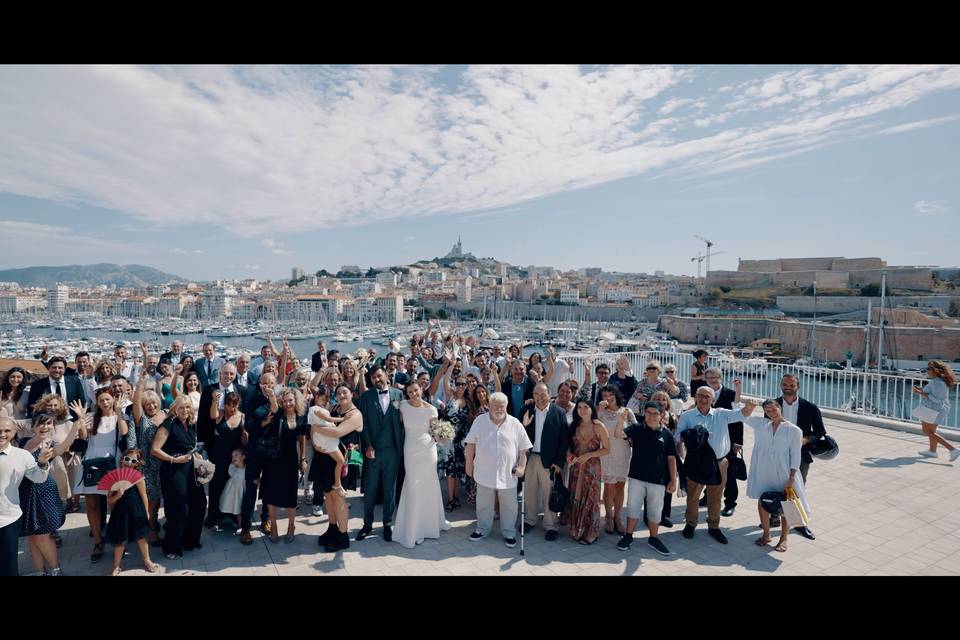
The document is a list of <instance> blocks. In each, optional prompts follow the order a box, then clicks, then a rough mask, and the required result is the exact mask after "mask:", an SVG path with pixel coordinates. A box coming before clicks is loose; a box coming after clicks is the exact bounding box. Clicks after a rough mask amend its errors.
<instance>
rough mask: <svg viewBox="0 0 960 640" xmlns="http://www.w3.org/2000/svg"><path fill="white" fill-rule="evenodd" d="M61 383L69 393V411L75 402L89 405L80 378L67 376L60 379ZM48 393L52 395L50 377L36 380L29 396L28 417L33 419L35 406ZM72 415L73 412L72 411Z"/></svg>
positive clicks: (31, 386)
mask: <svg viewBox="0 0 960 640" xmlns="http://www.w3.org/2000/svg"><path fill="white" fill-rule="evenodd" d="M60 381H61V382H62V383H63V386H64V389H65V390H66V392H67V409H68V410H69V409H70V405H71V404H72V403H73V401H74V400H79V401H80V402H82V403H83V404H87V394H86V393H84V391H83V383H82V382H80V378H78V377H77V376H67V375H65V376H63V377H62V378H60ZM48 393H51V391H50V377H49V376H47V377H45V378H40V379H39V380H35V381H34V382H33V383H32V384H31V385H30V394H29V395H28V396H27V415H29V416H30V417H31V418H32V417H33V405H34V404H36V402H37V400H39V399H40V398H42V397H43V396H45V395H47V394H48ZM71 413H73V412H72V411H71ZM74 417H76V416H74Z"/></svg>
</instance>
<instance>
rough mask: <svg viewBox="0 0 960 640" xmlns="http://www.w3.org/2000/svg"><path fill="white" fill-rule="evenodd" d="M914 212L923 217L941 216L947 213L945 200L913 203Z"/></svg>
mask: <svg viewBox="0 0 960 640" xmlns="http://www.w3.org/2000/svg"><path fill="white" fill-rule="evenodd" d="M913 211H914V213H916V214H917V215H921V216H939V215H943V214H944V213H946V212H947V202H946V201H945V200H917V201H916V202H914V203H913Z"/></svg>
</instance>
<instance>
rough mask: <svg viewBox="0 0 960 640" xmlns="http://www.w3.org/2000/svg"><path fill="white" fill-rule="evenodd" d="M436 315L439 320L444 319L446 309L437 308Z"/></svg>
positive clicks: (445, 317)
mask: <svg viewBox="0 0 960 640" xmlns="http://www.w3.org/2000/svg"><path fill="white" fill-rule="evenodd" d="M437 317H438V318H439V319H441V320H446V319H447V317H448V314H447V310H446V309H437Z"/></svg>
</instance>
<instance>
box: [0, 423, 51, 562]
mask: <svg viewBox="0 0 960 640" xmlns="http://www.w3.org/2000/svg"><path fill="white" fill-rule="evenodd" d="M16 435H17V425H16V423H15V422H14V421H13V420H11V419H10V418H0V576H16V575H19V572H18V570H17V544H18V541H19V537H20V518H21V516H22V515H23V511H22V510H21V509H20V483H21V482H23V479H24V478H28V479H29V480H32V481H33V482H38V483H39V482H46V480H47V472H48V469H49V467H50V460H51V459H52V458H53V448H52V447H45V448H44V449H43V451H42V452H41V453H40V456H39V460H34V459H33V454H32V453H27V452H26V451H24V450H23V449H17V448H16V447H13V446H11V441H12V440H13V439H14V438H15V437H16Z"/></svg>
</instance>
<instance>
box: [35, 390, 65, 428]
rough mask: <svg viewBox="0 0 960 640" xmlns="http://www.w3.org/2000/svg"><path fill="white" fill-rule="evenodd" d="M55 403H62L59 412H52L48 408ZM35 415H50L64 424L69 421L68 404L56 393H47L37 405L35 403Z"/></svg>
mask: <svg viewBox="0 0 960 640" xmlns="http://www.w3.org/2000/svg"><path fill="white" fill-rule="evenodd" d="M53 402H59V403H60V409H58V410H57V411H50V410H48V409H47V407H49V406H50V404H51V403H53ZM33 413H35V414H36V413H49V414H50V415H52V416H53V417H54V418H56V420H57V422H63V421H64V420H66V419H67V403H66V402H64V401H63V398H61V397H60V396H59V395H57V394H55V393H47V394H45V395H43V396H41V397H40V399H39V400H37V401H36V402H35V403H33Z"/></svg>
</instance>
